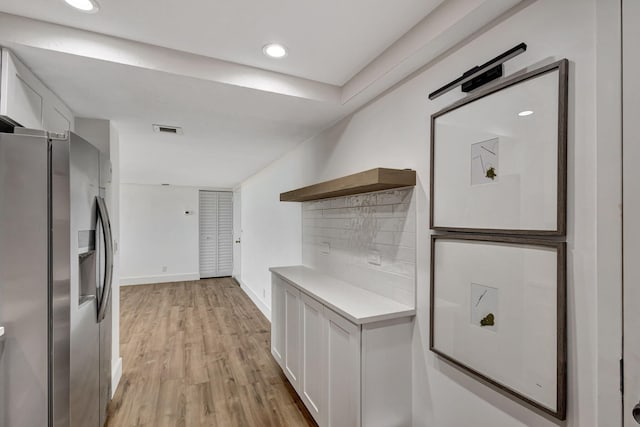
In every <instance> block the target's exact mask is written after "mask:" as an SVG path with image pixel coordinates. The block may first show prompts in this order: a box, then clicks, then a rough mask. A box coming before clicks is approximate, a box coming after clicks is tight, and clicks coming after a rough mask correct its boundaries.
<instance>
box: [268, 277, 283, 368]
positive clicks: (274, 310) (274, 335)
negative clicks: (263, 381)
mask: <svg viewBox="0 0 640 427" xmlns="http://www.w3.org/2000/svg"><path fill="white" fill-rule="evenodd" d="M284 287H285V283H284V282H283V281H282V279H280V278H279V277H278V276H276V275H275V274H273V275H272V276H271V354H273V357H274V358H275V359H276V362H278V364H279V365H280V367H281V368H282V369H283V370H284V341H285V340H284V327H285V326H284V319H285V312H284V307H285V304H284Z"/></svg>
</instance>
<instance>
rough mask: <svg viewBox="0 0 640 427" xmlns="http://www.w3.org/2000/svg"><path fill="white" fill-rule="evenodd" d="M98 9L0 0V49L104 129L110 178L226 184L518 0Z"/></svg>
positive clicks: (115, 2) (114, 4)
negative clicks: (114, 162)
mask: <svg viewBox="0 0 640 427" xmlns="http://www.w3.org/2000/svg"><path fill="white" fill-rule="evenodd" d="M98 1H99V2H100V5H101V10H100V12H99V13H97V14H83V13H81V12H77V11H75V10H73V9H71V8H70V7H68V6H66V5H65V4H64V2H63V0H29V1H25V0H2V2H0V46H4V47H8V48H9V49H10V50H12V51H13V52H14V53H15V54H16V55H17V56H18V58H20V59H21V60H22V61H23V62H24V63H25V64H26V65H27V66H28V67H29V68H31V70H32V71H33V72H34V73H35V74H36V75H37V76H38V77H39V78H40V79H41V80H42V81H43V82H44V83H45V84H46V85H47V86H49V88H50V89H52V90H53V91H54V92H55V93H57V94H58V96H60V98H62V99H63V101H64V102H65V103H67V105H68V106H69V107H70V108H71V110H72V111H73V112H74V113H75V115H76V116H77V117H90V118H100V119H108V120H111V121H112V122H113V123H114V124H115V127H116V128H117V130H118V132H119V135H120V154H121V165H120V167H121V170H120V172H121V181H122V182H125V183H145V184H160V183H171V184H175V185H193V186H206V187H216V188H234V187H235V186H237V185H238V184H240V183H241V182H242V181H244V180H245V179H246V178H248V177H249V176H251V175H252V174H254V173H256V172H257V171H259V170H260V169H262V168H264V167H265V166H266V165H268V164H269V163H270V162H272V161H274V160H275V159H277V158H279V157H280V156H282V155H283V154H284V153H286V152H287V151H288V150H291V149H292V148H293V147H295V146H296V145H297V144H299V143H300V142H302V141H304V140H306V139H308V138H310V137H312V136H314V135H316V134H318V133H319V132H320V131H322V130H323V129H325V128H327V127H328V126H330V125H331V124H333V123H335V122H336V121H338V120H340V119H342V118H344V117H346V116H347V115H348V114H350V113H352V112H354V111H356V110H357V109H358V108H360V107H361V106H362V105H365V104H366V103H367V102H369V101H371V100H372V99H374V98H375V97H376V96H378V95H379V94H380V93H382V92H384V91H385V90H386V89H388V88H390V87H392V86H393V85H394V84H396V83H397V82H399V81H400V80H402V79H403V78H405V77H406V76H408V75H410V74H411V73H412V72H414V71H415V70H417V69H419V68H420V67H422V66H424V64H427V63H429V62H430V61H433V60H434V59H435V58H438V57H442V55H443V54H444V53H446V52H447V51H448V50H449V49H451V48H452V47H453V46H455V45H456V44H458V43H461V42H463V41H464V40H468V39H469V38H470V37H471V36H472V35H473V34H475V33H476V32H478V31H482V30H485V29H486V28H488V27H489V26H488V24H489V23H491V22H493V21H495V19H496V18H497V17H499V16H500V15H501V14H503V13H505V12H506V11H508V10H509V9H511V8H513V7H514V6H515V5H517V4H519V3H520V2H521V1H522V0H446V1H443V0H394V1H392V2H390V1H387V0H384V1H383V0H348V1H339V0H324V1H322V2H301V1H294V0H277V1H265V0H235V1H230V0H189V2H188V5H189V7H185V4H187V1H186V0H185V1H182V2H177V1H175V0H98ZM525 3H526V1H525ZM434 8H435V9H434ZM3 12H6V13H3ZM268 42H280V43H282V44H284V45H286V46H287V47H288V48H289V55H288V56H287V57H286V58H284V59H282V60H274V59H267V58H266V57H264V56H263V54H262V51H261V49H262V46H263V45H264V44H266V43H268ZM497 53H498V52H497ZM473 65H475V64H469V67H471V66H473ZM461 71H462V70H461ZM438 83H440V82H438ZM434 84H435V82H434ZM426 89H427V88H425V96H426V92H427V90H426ZM152 124H162V125H174V126H181V127H182V128H183V129H184V135H179V136H177V135H161V134H157V133H154V132H153V130H152Z"/></svg>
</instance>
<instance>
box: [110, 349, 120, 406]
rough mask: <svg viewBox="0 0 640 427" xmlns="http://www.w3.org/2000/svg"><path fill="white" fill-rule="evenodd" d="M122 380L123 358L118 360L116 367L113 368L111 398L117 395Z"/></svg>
mask: <svg viewBox="0 0 640 427" xmlns="http://www.w3.org/2000/svg"><path fill="white" fill-rule="evenodd" d="M120 378H122V357H119V358H118V361H117V362H116V364H115V365H112V366H111V398H112V399H113V396H114V395H115V394H116V390H117V389H118V384H120Z"/></svg>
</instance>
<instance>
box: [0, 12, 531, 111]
mask: <svg viewBox="0 0 640 427" xmlns="http://www.w3.org/2000/svg"><path fill="white" fill-rule="evenodd" d="M530 1H531V0H448V1H446V2H444V3H442V4H441V5H440V6H439V7H437V8H436V9H435V10H434V11H433V12H431V13H430V14H429V15H427V17H425V19H423V20H422V21H421V22H420V23H418V24H417V25H416V26H414V27H413V28H412V29H410V30H409V31H408V32H407V33H406V34H405V35H404V36H402V37H401V38H400V39H399V40H398V41H396V42H395V43H394V44H393V45H391V46H390V47H389V48H388V49H386V50H385V51H384V52H383V53H382V54H381V55H379V56H378V57H377V58H376V59H374V60H373V61H372V62H371V63H369V64H368V65H367V66H365V67H364V68H363V69H362V70H361V71H360V72H358V73H357V74H356V75H354V76H353V77H352V78H351V79H350V80H349V81H348V82H347V83H346V84H345V85H344V86H342V87H339V86H334V85H330V84H326V83H321V82H316V81H313V80H308V79H304V78H300V77H295V76H291V75H287V74H282V73H278V72H274V71H268V70H264V69H260V68H255V67H251V66H246V65H241V64H237V63H233V62H228V61H223V60H220V59H216V58H210V57H206V56H200V55H195V54H191V53H186V52H182V51H177V50H172V49H168V48H164V47H159V46H154V45H150V44H145V43H140V42H135V41H131V40H125V39H121V38H118V37H113V36H107V35H103V34H98V33H94V32H91V31H86V30H80V29H76V28H71V27H66V26H62V25H57V24H51V23H48V22H44V21H38V20H34V19H30V18H24V17H20V16H16V15H10V14H6V13H0V43H1V44H4V45H6V46H8V47H12V44H17V45H23V46H28V47H33V48H39V49H45V50H50V51H57V52H62V53H67V54H72V55H78V56H84V57H88V58H93V59H98V60H103V61H109V62H114V63H118V64H124V65H129V66H133V67H138V68H144V69H149V70H155V71H161V72H166V73H170V74H175V75H181V76H185V77H192V78H197V79H202V80H207V81H213V82H218V83H223V84H228V85H233V86H239V87H243V88H249V89H254V90H259V91H265V92H270V93H276V94H280V95H285V96H292V97H297V98H303V99H307V100H311V101H317V102H323V103H329V104H336V105H342V106H345V107H347V108H348V110H349V111H347V113H348V112H352V111H355V110H356V109H357V108H359V107H360V106H362V105H364V104H366V103H367V102H369V101H371V100H372V99H374V98H375V97H376V96H378V95H379V94H381V93H382V92H384V91H385V90H387V89H389V88H391V87H392V86H393V85H395V84H397V83H398V82H400V81H402V80H403V79H404V78H406V77H407V76H409V75H410V74H411V73H413V72H415V71H416V70H418V69H420V68H421V67H423V66H424V65H425V64H428V63H430V62H431V61H433V60H434V59H437V58H438V57H440V56H441V55H442V54H444V53H446V52H447V51H448V50H449V49H451V48H452V47H454V46H456V45H457V44H459V43H461V42H463V41H464V40H466V39H468V38H469V37H471V36H473V35H474V34H475V33H477V32H478V31H480V30H482V29H483V28H484V27H486V26H487V25H489V24H490V23H491V22H492V21H494V20H496V19H497V18H498V17H500V16H501V15H502V14H504V13H506V12H507V11H509V10H510V9H512V8H514V7H515V6H517V5H518V4H520V3H527V2H530ZM471 65H473V64H470V66H471Z"/></svg>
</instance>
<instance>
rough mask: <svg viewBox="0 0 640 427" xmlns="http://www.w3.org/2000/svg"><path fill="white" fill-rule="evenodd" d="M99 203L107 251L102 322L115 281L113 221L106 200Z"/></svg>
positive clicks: (99, 198) (101, 307) (100, 198)
mask: <svg viewBox="0 0 640 427" xmlns="http://www.w3.org/2000/svg"><path fill="white" fill-rule="evenodd" d="M96 200H97V202H98V217H99V218H100V224H101V226H102V233H103V237H104V249H105V273H104V284H103V285H102V292H101V295H99V298H100V299H99V301H98V304H99V308H98V322H102V320H103V319H104V317H105V316H106V314H107V307H108V306H109V299H110V298H111V284H112V281H113V236H112V234H111V221H109V211H108V210H107V204H106V203H105V201H104V198H102V197H100V196H98V197H96Z"/></svg>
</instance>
